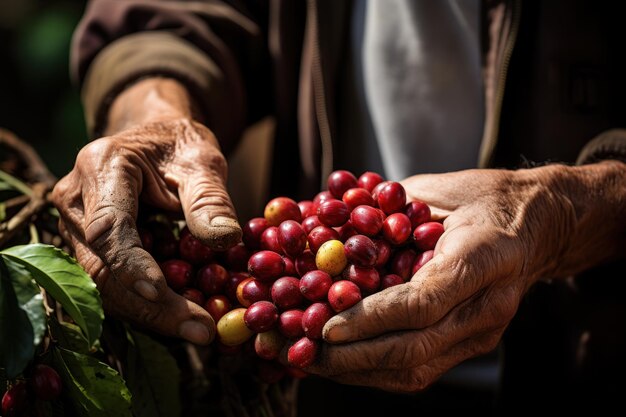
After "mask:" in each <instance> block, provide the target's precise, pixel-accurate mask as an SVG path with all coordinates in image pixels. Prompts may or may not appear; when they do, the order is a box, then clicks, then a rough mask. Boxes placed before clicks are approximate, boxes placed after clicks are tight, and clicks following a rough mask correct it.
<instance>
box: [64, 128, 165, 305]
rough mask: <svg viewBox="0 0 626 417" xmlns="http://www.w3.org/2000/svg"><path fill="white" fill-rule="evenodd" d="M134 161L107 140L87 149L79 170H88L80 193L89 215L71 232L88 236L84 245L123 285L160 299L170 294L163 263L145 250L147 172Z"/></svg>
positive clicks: (140, 293) (149, 297) (82, 153)
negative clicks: (141, 229) (141, 228)
mask: <svg viewBox="0 0 626 417" xmlns="http://www.w3.org/2000/svg"><path fill="white" fill-rule="evenodd" d="M135 159H136V157H135V156H134V155H132V154H131V153H130V152H128V151H126V150H125V149H119V147H118V146H117V145H115V143H114V142H112V141H108V140H107V138H104V139H99V140H98V141H96V142H92V144H90V145H88V146H86V147H85V148H83V150H82V151H81V154H80V155H79V157H78V158H77V161H78V162H77V168H78V172H79V173H83V172H84V173H85V175H83V176H82V181H81V183H82V193H81V196H80V199H81V201H82V203H83V207H84V217H83V220H82V224H80V223H79V224H78V225H76V226H75V230H71V231H70V232H71V233H73V234H74V233H76V234H81V233H82V234H83V235H84V243H85V245H86V246H88V247H89V248H90V249H91V250H92V251H93V252H94V253H95V254H96V255H97V256H98V258H100V259H101V260H102V261H103V262H104V264H105V265H106V267H107V268H108V269H109V270H110V272H111V274H112V275H113V277H115V279H116V280H118V281H120V282H121V284H122V285H124V286H125V287H126V288H128V289H129V290H130V291H134V292H136V293H137V294H139V295H141V296H142V297H144V298H145V299H147V300H150V301H157V300H160V299H161V298H162V297H163V296H164V295H165V293H166V290H167V285H166V283H165V279H164V277H163V274H162V272H161V269H160V268H159V266H158V264H157V263H156V261H155V260H154V259H153V258H152V256H150V254H149V253H148V252H146V251H145V250H144V249H143V247H142V245H141V239H140V237H139V233H138V231H137V228H136V222H135V219H136V216H137V209H138V198H139V197H138V196H139V193H140V192H141V188H142V170H141V165H140V164H138V163H135V162H133V161H134V160H135ZM69 223H72V224H74V223H77V222H69ZM67 225H68V226H69V224H67ZM81 226H82V230H81Z"/></svg>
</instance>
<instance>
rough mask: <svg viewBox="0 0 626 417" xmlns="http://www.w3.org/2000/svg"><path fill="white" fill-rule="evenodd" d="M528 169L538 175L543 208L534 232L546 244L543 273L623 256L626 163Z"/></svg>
mask: <svg viewBox="0 0 626 417" xmlns="http://www.w3.org/2000/svg"><path fill="white" fill-rule="evenodd" d="M527 174H529V175H532V176H533V177H535V178H536V180H537V184H538V187H539V194H540V195H542V197H541V200H542V205H543V207H544V209H543V210H541V212H540V213H539V216H540V217H542V219H541V221H540V222H541V224H542V226H540V229H539V230H538V231H536V232H535V233H536V234H538V236H536V240H541V239H545V240H546V243H547V248H546V249H547V252H546V253H545V254H544V259H543V265H538V268H537V270H538V271H539V273H538V275H539V276H538V278H539V277H545V278H560V277H567V276H571V275H575V274H577V273H580V272H582V271H584V270H586V269H588V268H591V267H593V266H595V265H598V264H601V263H603V262H606V261H608V260H611V259H614V258H617V257H619V256H623V255H624V245H625V238H626V236H625V235H626V222H625V221H624V219H623V216H624V213H626V164H624V163H622V162H619V161H604V162H600V163H595V164H589V165H584V166H578V167H571V166H565V165H549V166H546V167H541V168H535V169H531V170H528V172H527ZM542 235H543V237H542ZM620 252H621V253H620Z"/></svg>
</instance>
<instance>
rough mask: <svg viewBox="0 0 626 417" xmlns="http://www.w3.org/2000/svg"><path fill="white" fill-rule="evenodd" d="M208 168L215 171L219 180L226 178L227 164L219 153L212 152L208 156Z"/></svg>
mask: <svg viewBox="0 0 626 417" xmlns="http://www.w3.org/2000/svg"><path fill="white" fill-rule="evenodd" d="M207 163H208V165H209V168H210V169H211V170H213V171H215V172H216V173H217V174H218V175H219V176H220V177H221V178H226V175H227V172H228V162H227V161H226V157H224V155H222V153H221V152H218V151H213V152H210V153H209V155H208V161H207Z"/></svg>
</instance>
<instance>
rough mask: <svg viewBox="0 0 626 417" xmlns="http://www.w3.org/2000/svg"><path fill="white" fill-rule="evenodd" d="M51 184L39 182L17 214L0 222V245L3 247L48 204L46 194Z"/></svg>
mask: <svg viewBox="0 0 626 417" xmlns="http://www.w3.org/2000/svg"><path fill="white" fill-rule="evenodd" d="M48 191H49V186H48V185H46V184H45V183H37V184H35V185H34V186H33V187H32V195H31V198H30V201H29V202H28V204H26V205H25V206H24V207H22V209H21V210H20V211H18V212H17V213H16V214H15V216H13V217H11V218H10V219H9V220H7V221H6V222H4V223H2V224H0V247H3V246H4V245H5V244H6V243H7V242H8V241H10V240H11V238H13V236H15V234H16V233H17V232H18V231H19V230H21V229H22V228H23V227H24V226H26V225H27V224H28V223H29V222H30V221H31V219H32V217H33V216H34V215H36V214H37V213H39V211H41V210H42V209H43V208H44V207H45V206H46V205H47V204H48V201H47V199H46V196H47V194H48Z"/></svg>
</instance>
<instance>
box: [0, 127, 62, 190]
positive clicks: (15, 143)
mask: <svg viewBox="0 0 626 417" xmlns="http://www.w3.org/2000/svg"><path fill="white" fill-rule="evenodd" d="M0 144H3V145H5V146H7V147H8V148H11V149H12V150H13V151H14V152H15V153H16V154H17V156H19V158H20V159H21V160H22V162H23V163H24V166H25V169H24V179H25V180H27V181H28V182H33V183H35V182H41V183H44V184H46V185H47V186H48V187H52V186H53V185H54V184H55V183H56V181H57V179H56V177H55V176H54V175H53V174H52V173H51V172H50V171H49V170H48V167H47V166H46V164H45V163H44V162H43V161H42V160H41V158H40V157H39V155H38V154H37V152H36V151H35V150H34V149H33V147H32V146H30V145H29V144H28V143H26V142H24V141H23V140H22V139H20V138H19V137H18V136H17V135H16V134H15V133H13V132H11V131H9V130H7V129H4V128H0Z"/></svg>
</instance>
